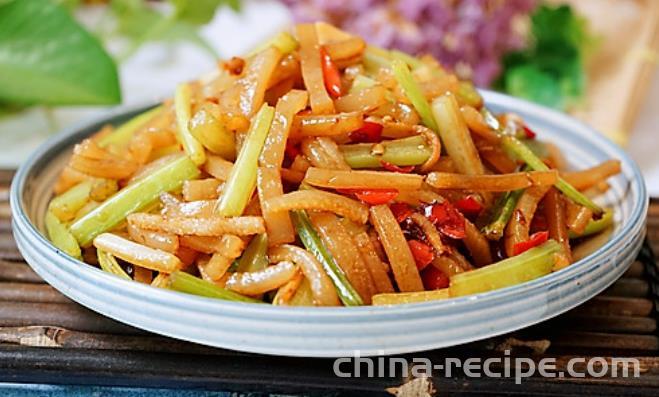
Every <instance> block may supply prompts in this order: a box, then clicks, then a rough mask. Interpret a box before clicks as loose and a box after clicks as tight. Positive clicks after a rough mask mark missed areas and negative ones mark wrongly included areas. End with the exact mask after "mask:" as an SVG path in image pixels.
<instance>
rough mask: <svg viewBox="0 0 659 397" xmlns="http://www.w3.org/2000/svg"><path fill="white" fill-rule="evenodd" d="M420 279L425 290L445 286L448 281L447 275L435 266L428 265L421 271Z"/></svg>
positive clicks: (447, 284)
mask: <svg viewBox="0 0 659 397" xmlns="http://www.w3.org/2000/svg"><path fill="white" fill-rule="evenodd" d="M421 280H422V281H423V286H424V287H425V288H426V290H435V289H442V288H447V287H448V286H449V281H450V280H449V278H448V276H447V275H446V274H444V272H443V271H441V270H439V269H437V268H436V267H435V266H428V267H427V268H426V269H425V270H424V271H423V273H421Z"/></svg>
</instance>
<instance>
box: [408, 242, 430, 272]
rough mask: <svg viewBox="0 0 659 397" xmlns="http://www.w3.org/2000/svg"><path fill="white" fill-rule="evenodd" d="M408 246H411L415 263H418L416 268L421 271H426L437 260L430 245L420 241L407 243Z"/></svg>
mask: <svg viewBox="0 0 659 397" xmlns="http://www.w3.org/2000/svg"><path fill="white" fill-rule="evenodd" d="M407 245H409V247H410V251H412V256H414V262H416V268H417V269H419V271H421V270H423V269H425V268H426V267H427V266H428V265H429V264H430V262H432V260H433V259H435V254H434V253H433V252H432V247H431V246H429V245H428V244H426V243H423V242H421V241H419V240H410V241H408V242H407Z"/></svg>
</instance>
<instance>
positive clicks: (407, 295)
mask: <svg viewBox="0 0 659 397" xmlns="http://www.w3.org/2000/svg"><path fill="white" fill-rule="evenodd" d="M448 298H449V291H448V288H442V289H437V290H433V291H418V292H396V293H385V294H377V295H373V306H382V305H402V304H406V303H415V302H429V301H434V300H441V299H448Z"/></svg>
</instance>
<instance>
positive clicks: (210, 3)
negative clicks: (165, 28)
mask: <svg viewBox="0 0 659 397" xmlns="http://www.w3.org/2000/svg"><path fill="white" fill-rule="evenodd" d="M170 1H171V3H172V4H173V5H174V8H175V9H176V11H175V14H176V17H177V19H179V20H181V21H185V22H188V23H191V24H195V25H203V24H206V23H208V22H210V21H211V20H212V19H213V17H214V16H215V11H216V10H217V9H218V8H219V7H220V6H222V5H225V4H226V5H228V6H229V7H231V8H232V9H234V10H235V11H238V10H239V9H240V0H170Z"/></svg>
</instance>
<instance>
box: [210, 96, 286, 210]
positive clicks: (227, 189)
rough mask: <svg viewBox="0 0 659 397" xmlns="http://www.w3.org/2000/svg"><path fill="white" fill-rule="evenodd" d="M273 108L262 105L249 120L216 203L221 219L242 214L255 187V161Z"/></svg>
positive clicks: (266, 132)
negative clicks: (235, 157)
mask: <svg viewBox="0 0 659 397" xmlns="http://www.w3.org/2000/svg"><path fill="white" fill-rule="evenodd" d="M274 114H275V109H274V108H273V107H271V106H268V105H267V104H263V106H262V107H261V109H260V110H259V112H258V113H257V114H256V115H255V116H254V118H253V119H252V124H251V126H250V128H249V131H248V132H247V138H245V143H244V144H243V147H242V149H241V150H240V153H239V154H238V158H237V159H236V163H235V164H234V165H233V167H232V168H231V173H230V174H229V178H228V179H227V181H226V184H225V185H224V189H223V192H222V196H221V197H220V200H219V201H218V203H217V212H218V213H219V214H220V215H222V216H240V215H242V213H243V211H244V210H245V207H246V206H247V203H248V202H249V199H250V198H251V197H252V193H253V192H254V188H255V187H256V169H257V167H258V159H259V155H260V154H261V150H262V149H263V144H264V143H265V138H266V136H267V135H268V131H270V125H271V124H272V119H273V117H274Z"/></svg>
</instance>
